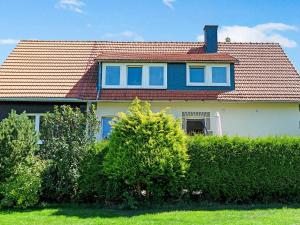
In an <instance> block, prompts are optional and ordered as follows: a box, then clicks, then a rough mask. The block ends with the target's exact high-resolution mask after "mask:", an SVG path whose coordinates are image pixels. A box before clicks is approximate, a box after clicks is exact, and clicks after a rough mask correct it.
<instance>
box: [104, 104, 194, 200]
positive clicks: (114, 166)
mask: <svg viewBox="0 0 300 225" xmlns="http://www.w3.org/2000/svg"><path fill="white" fill-rule="evenodd" d="M112 126H113V130H112V132H111V135H110V140H109V151H108V153H107V155H106V156H105V159H104V173H105V175H106V176H107V177H108V178H109V181H110V182H109V187H108V188H109V190H110V194H111V195H115V196H117V197H120V196H122V197H123V200H124V199H125V200H126V201H127V202H131V203H132V204H135V202H136V201H141V200H143V201H147V202H150V201H153V200H154V201H163V200H166V199H168V198H174V197H178V196H179V195H180V194H181V191H182V185H183V184H182V181H183V178H184V176H185V172H186V169H187V167H188V163H187V160H188V156H187V152H186V144H185V135H184V133H183V131H182V129H181V128H180V126H179V122H178V121H176V120H175V119H174V118H173V117H172V116H171V115H168V114H167V113H166V112H165V111H161V112H158V113H153V112H152V111H151V109H150V104H149V103H147V102H146V103H144V104H142V103H141V102H140V101H139V100H138V99H136V100H135V101H134V102H133V103H132V105H131V106H130V107H129V112H128V113H127V114H125V113H120V114H119V116H118V118H116V119H115V121H114V123H113V125H112ZM110 197H111V198H113V197H114V196H110Z"/></svg>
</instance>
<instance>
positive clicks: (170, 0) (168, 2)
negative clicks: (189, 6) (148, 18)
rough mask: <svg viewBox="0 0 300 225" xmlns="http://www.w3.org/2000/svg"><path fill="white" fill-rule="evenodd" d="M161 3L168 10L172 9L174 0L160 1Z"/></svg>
mask: <svg viewBox="0 0 300 225" xmlns="http://www.w3.org/2000/svg"><path fill="white" fill-rule="evenodd" d="M162 2H163V3H164V4H165V5H166V6H167V7H169V8H170V9H174V5H173V4H174V2H175V0H162Z"/></svg>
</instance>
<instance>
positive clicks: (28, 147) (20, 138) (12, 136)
mask: <svg viewBox="0 0 300 225" xmlns="http://www.w3.org/2000/svg"><path fill="white" fill-rule="evenodd" d="M37 138H38V137H37V134H36V133H35V131H34V128H33V124H32V122H31V121H30V120H29V119H28V117H27V116H26V115H25V114H21V115H17V114H16V112H15V111H12V112H11V113H10V115H9V117H8V118H6V119H4V120H2V121H1V122H0V182H3V181H5V179H7V178H8V177H10V176H11V175H12V174H13V173H14V169H15V167H16V166H17V165H18V164H20V163H22V162H25V161H26V157H27V156H29V155H33V154H34V153H35V152H37V150H38V144H37V140H38V139H37Z"/></svg>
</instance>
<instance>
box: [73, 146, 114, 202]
mask: <svg viewBox="0 0 300 225" xmlns="http://www.w3.org/2000/svg"><path fill="white" fill-rule="evenodd" d="M107 151H108V141H101V142H97V143H96V144H95V145H94V146H93V147H92V148H90V149H89V150H88V152H87V154H85V157H84V158H83V160H82V162H81V163H80V166H79V178H78V189H79V191H78V195H77V200H78V201H80V202H101V201H104V200H105V197H106V192H107V177H106V176H104V173H103V159H104V156H105V155H106V153H107ZM108 191H110V190H108Z"/></svg>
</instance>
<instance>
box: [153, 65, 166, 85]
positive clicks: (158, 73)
mask: <svg viewBox="0 0 300 225" xmlns="http://www.w3.org/2000/svg"><path fill="white" fill-rule="evenodd" d="M164 80H165V78H164V67H163V66H149V86H151V87H153V86H154V87H155V86H158V87H159V86H163V85H164Z"/></svg>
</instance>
